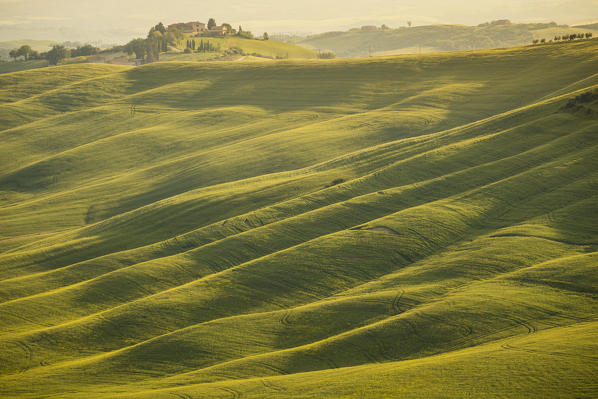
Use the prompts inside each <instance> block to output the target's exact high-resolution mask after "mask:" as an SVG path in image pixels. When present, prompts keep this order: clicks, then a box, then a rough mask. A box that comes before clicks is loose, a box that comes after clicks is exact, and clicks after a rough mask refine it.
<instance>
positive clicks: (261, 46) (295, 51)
mask: <svg viewBox="0 0 598 399" xmlns="http://www.w3.org/2000/svg"><path fill="white" fill-rule="evenodd" d="M187 40H195V43H196V47H197V48H199V43H200V42H201V41H202V40H203V41H204V43H206V42H208V41H209V42H210V43H211V44H212V45H213V46H214V47H218V48H219V49H220V51H218V52H208V53H189V54H186V53H183V52H182V50H184V49H185V46H186V41H187ZM178 47H179V49H180V50H181V52H179V53H176V52H172V51H171V52H168V53H165V54H160V61H210V60H217V59H219V58H221V57H222V56H223V53H224V52H225V51H226V50H228V49H231V48H237V49H241V50H242V51H243V53H244V54H246V55H254V56H257V57H263V58H264V59H267V58H278V59H281V58H282V59H287V58H306V59H310V58H317V53H316V52H314V51H313V50H310V49H307V48H305V47H301V46H297V45H295V44H291V43H284V42H278V41H275V40H254V39H244V38H240V37H235V36H226V37H191V36H189V37H186V38H185V39H184V40H181V41H180V42H179V44H178ZM240 56H241V55H237V56H236V57H233V58H239V57H240Z"/></svg>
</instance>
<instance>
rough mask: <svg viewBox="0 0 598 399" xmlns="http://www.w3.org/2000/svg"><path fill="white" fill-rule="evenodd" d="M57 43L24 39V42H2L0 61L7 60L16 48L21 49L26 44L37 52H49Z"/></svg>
mask: <svg viewBox="0 0 598 399" xmlns="http://www.w3.org/2000/svg"><path fill="white" fill-rule="evenodd" d="M54 43H56V42H55V41H52V40H30V39H23V40H8V41H5V42H0V59H2V60H7V59H9V58H10V57H9V56H8V52H9V51H10V50H12V49H14V48H19V47H21V46H23V45H25V44H27V45H29V46H31V48H32V49H34V50H35V51H40V52H41V51H48V50H49V49H50V47H51V46H52V45H53V44H54Z"/></svg>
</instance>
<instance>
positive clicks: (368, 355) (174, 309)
mask: <svg viewBox="0 0 598 399" xmlns="http://www.w3.org/2000/svg"><path fill="white" fill-rule="evenodd" d="M597 71H598V40H587V41H580V42H572V43H563V44H554V45H553V44H551V45H544V46H528V47H515V48H508V49H501V50H488V51H477V52H455V53H437V54H425V55H422V56H414V55H413V56H400V57H376V58H368V59H354V60H338V59H337V60H327V61H324V60H290V61H270V62H247V63H244V62H220V63H210V62H207V63H201V62H178V61H177V62H160V63H154V64H149V65H145V66H142V67H138V68H133V67H127V66H114V65H101V64H73V65H62V66H58V67H48V68H42V69H36V70H30V71H23V72H15V73H8V74H3V75H1V76H0V127H1V129H2V130H0V139H1V141H0V143H1V144H0V160H1V162H0V397H2V398H73V399H74V398H82V397H84V398H98V399H99V398H147V399H149V398H152V399H153V398H187V399H188V398H265V397H267V398H314V399H315V398H339V397H340V398H391V397H392V398H395V397H408V398H430V397H435V398H463V397H475V398H479V397H493V398H494V397H526V398H542V399H545V398H551V397H554V398H563V397H575V398H592V397H597V396H598V379H597V378H596V375H598V118H597V115H598V73H597Z"/></svg>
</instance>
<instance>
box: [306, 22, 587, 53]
mask: <svg viewBox="0 0 598 399" xmlns="http://www.w3.org/2000/svg"><path fill="white" fill-rule="evenodd" d="M586 32H592V33H593V34H594V37H596V36H597V35H598V28H595V27H594V26H593V25H587V26H584V27H569V26H566V25H557V24H556V23H550V24H511V25H492V24H488V25H480V26H466V25H425V26H416V27H412V28H406V27H401V28H398V29H387V30H380V29H379V30H373V31H370V30H361V29H351V30H349V31H347V32H327V33H322V34H317V35H313V36H309V37H307V38H304V39H302V40H299V41H297V43H298V44H300V45H302V46H305V47H307V48H311V49H318V50H320V51H333V52H334V53H335V54H336V55H337V56H339V57H365V56H368V55H396V54H409V53H411V54H418V53H428V52H438V51H455V50H480V49H490V48H499V47H508V46H520V45H525V44H530V43H532V40H534V39H540V40H541V39H546V41H549V40H552V39H553V38H554V37H555V36H561V35H565V34H567V35H569V34H572V33H586Z"/></svg>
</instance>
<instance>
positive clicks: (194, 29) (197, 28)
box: [168, 22, 228, 36]
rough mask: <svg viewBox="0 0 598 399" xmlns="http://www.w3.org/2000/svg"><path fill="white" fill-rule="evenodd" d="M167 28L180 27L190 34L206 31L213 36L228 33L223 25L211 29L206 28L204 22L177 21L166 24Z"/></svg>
mask: <svg viewBox="0 0 598 399" xmlns="http://www.w3.org/2000/svg"><path fill="white" fill-rule="evenodd" d="M168 29H182V30H183V33H187V34H192V35H197V34H199V33H204V32H207V33H210V34H211V35H213V36H225V35H226V34H227V33H228V29H227V28H226V26H224V25H219V26H215V27H213V28H212V29H208V28H207V26H206V24H204V23H202V22H179V23H176V24H170V25H168Z"/></svg>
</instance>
